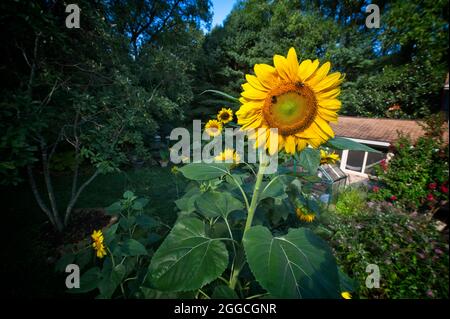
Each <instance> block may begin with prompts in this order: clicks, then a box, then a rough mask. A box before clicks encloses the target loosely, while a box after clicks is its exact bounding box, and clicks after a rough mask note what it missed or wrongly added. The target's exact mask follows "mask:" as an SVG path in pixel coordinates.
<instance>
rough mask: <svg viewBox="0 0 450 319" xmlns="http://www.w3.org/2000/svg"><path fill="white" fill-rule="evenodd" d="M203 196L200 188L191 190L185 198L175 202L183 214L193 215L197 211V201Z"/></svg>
mask: <svg viewBox="0 0 450 319" xmlns="http://www.w3.org/2000/svg"><path fill="white" fill-rule="evenodd" d="M201 194H202V193H201V192H200V190H199V189H198V188H193V189H190V190H189V191H188V192H187V193H186V194H185V195H184V196H183V197H181V198H180V199H177V200H176V201H175V205H177V207H178V209H179V210H181V211H183V212H187V213H192V212H193V211H194V210H195V200H196V199H197V198H198V197H199V196H200V195H201Z"/></svg>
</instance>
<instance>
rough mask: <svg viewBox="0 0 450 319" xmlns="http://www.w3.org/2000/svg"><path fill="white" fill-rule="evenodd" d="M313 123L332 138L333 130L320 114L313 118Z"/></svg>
mask: <svg viewBox="0 0 450 319" xmlns="http://www.w3.org/2000/svg"><path fill="white" fill-rule="evenodd" d="M314 123H316V124H317V126H318V127H319V128H320V129H321V130H322V131H323V132H325V133H326V134H327V135H328V136H329V137H331V138H334V132H333V130H332V129H331V126H330V125H329V124H328V122H327V121H325V120H324V119H322V118H321V117H320V116H316V118H315V119H314Z"/></svg>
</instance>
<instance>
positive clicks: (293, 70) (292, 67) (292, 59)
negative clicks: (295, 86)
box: [286, 48, 299, 82]
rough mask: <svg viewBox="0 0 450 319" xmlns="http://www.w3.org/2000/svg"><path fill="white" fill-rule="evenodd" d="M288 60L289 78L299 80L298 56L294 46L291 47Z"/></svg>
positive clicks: (294, 80)
mask: <svg viewBox="0 0 450 319" xmlns="http://www.w3.org/2000/svg"><path fill="white" fill-rule="evenodd" d="M286 59H287V62H288V66H289V79H290V80H291V81H293V82H296V81H298V75H297V72H298V67H299V65H298V58H297V53H296V52H295V49H294V48H290V49H289V52H288V54H287V58H286Z"/></svg>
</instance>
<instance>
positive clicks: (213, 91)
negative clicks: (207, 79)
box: [200, 90, 239, 102]
mask: <svg viewBox="0 0 450 319" xmlns="http://www.w3.org/2000/svg"><path fill="white" fill-rule="evenodd" d="M204 93H215V94H218V95H221V96H223V97H225V98H227V99H229V100H231V101H234V102H239V99H238V98H235V97H234V96H231V95H229V94H227V93H225V92H222V91H218V90H205V91H203V92H202V93H200V95H202V94H204Z"/></svg>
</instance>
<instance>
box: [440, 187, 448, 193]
mask: <svg viewBox="0 0 450 319" xmlns="http://www.w3.org/2000/svg"><path fill="white" fill-rule="evenodd" d="M441 192H443V193H445V194H447V193H448V187H447V186H445V185H441Z"/></svg>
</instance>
